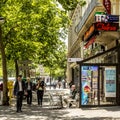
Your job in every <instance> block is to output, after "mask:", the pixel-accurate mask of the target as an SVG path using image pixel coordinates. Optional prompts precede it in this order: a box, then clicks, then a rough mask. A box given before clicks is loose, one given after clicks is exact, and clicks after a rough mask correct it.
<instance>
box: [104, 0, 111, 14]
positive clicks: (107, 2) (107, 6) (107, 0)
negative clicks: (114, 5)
mask: <svg viewBox="0 0 120 120" xmlns="http://www.w3.org/2000/svg"><path fill="white" fill-rule="evenodd" d="M103 5H104V7H105V9H106V12H107V13H108V14H111V2H110V0H103Z"/></svg>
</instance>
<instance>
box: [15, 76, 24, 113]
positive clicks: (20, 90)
mask: <svg viewBox="0 0 120 120" xmlns="http://www.w3.org/2000/svg"><path fill="white" fill-rule="evenodd" d="M24 92H25V82H24V81H22V75H18V77H17V80H16V82H15V85H14V95H15V96H16V107H17V111H16V112H22V110H21V108H22V100H23V95H24Z"/></svg>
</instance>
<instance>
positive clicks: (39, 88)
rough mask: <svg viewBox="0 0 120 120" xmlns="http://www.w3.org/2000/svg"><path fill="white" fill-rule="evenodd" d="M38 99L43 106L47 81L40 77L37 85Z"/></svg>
mask: <svg viewBox="0 0 120 120" xmlns="http://www.w3.org/2000/svg"><path fill="white" fill-rule="evenodd" d="M36 89H37V100H38V105H40V106H41V107H42V101H43V95H44V90H45V83H44V80H42V79H40V78H39V79H38V82H37V85H36Z"/></svg>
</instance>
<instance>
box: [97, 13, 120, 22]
mask: <svg viewBox="0 0 120 120" xmlns="http://www.w3.org/2000/svg"><path fill="white" fill-rule="evenodd" d="M95 22H106V23H107V22H119V16H118V15H108V14H105V13H104V12H96V13H95Z"/></svg>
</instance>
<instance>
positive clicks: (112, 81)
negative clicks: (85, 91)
mask: <svg viewBox="0 0 120 120" xmlns="http://www.w3.org/2000/svg"><path fill="white" fill-rule="evenodd" d="M105 79H106V80H105V89H106V92H105V97H116V69H115V68H105Z"/></svg>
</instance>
